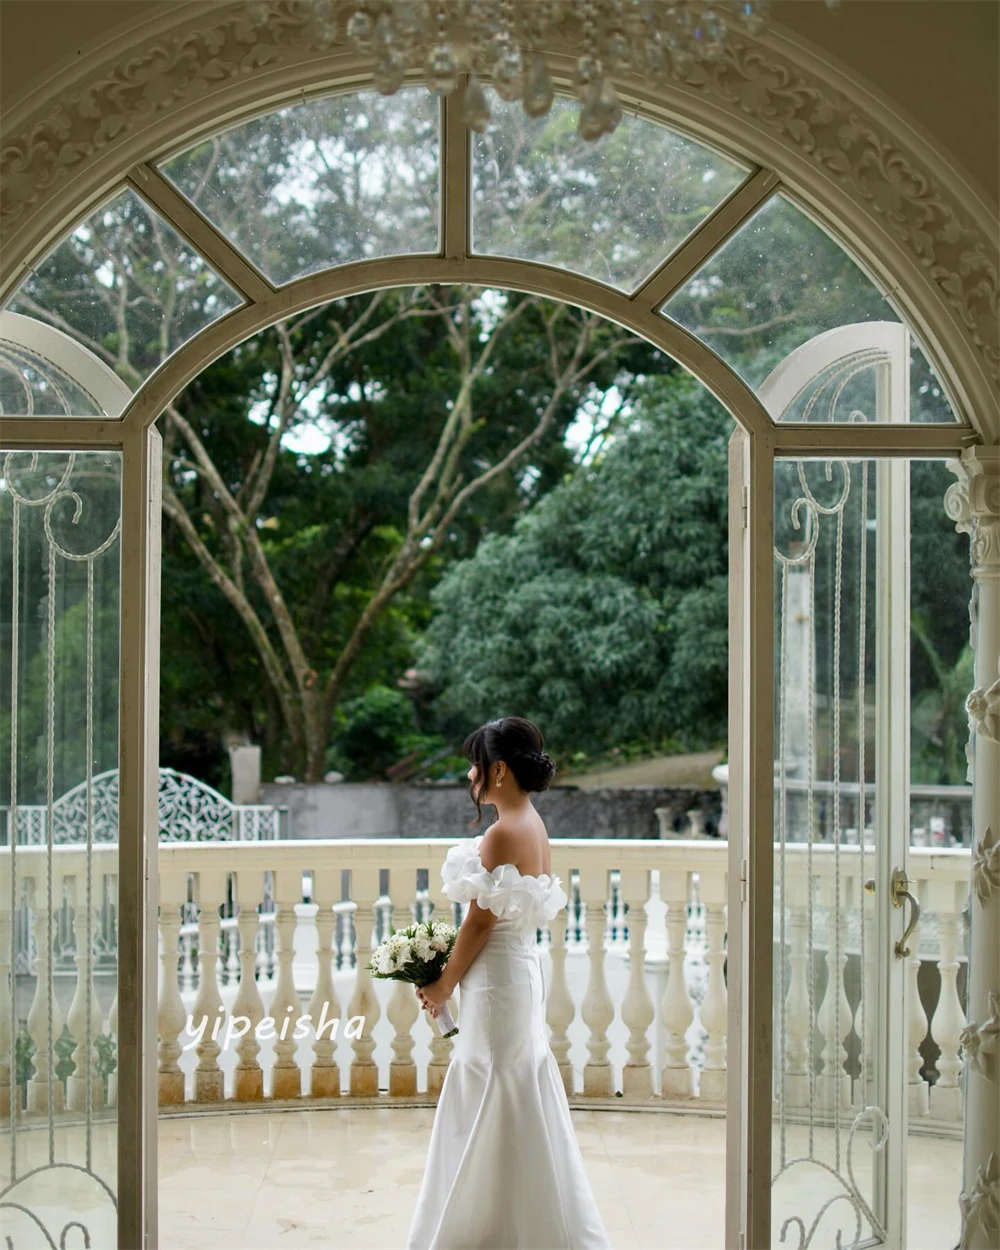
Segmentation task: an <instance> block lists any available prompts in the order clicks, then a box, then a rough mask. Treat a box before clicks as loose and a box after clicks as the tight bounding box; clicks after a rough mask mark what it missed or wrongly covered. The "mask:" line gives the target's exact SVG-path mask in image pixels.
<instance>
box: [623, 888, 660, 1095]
mask: <svg viewBox="0 0 1000 1250" xmlns="http://www.w3.org/2000/svg"><path fill="white" fill-rule="evenodd" d="M621 896H622V899H623V901H624V902H625V904H626V905H627V907H628V911H627V912H626V913H625V920H626V923H627V925H628V948H629V949H628V963H629V973H628V988H627V989H626V991H625V999H624V1001H623V1002H622V1020H623V1021H624V1022H625V1024H626V1025H627V1026H628V1031H629V1036H628V1041H627V1042H626V1043H625V1047H626V1049H627V1050H628V1056H629V1057H628V1059H627V1060H626V1063H625V1066H624V1068H623V1069H622V1095H623V1097H625V1098H633V1099H641V1100H647V1099H649V1098H650V1097H652V1093H653V1070H652V1068H651V1067H650V1065H649V1038H648V1036H647V1034H648V1032H649V1026H650V1025H651V1024H652V1023H653V1019H654V1017H655V1015H656V1012H655V1010H654V1008H653V1000H652V998H651V997H650V993H649V987H648V985H647V984H646V964H645V958H644V956H645V939H646V920H647V917H646V900H647V899H648V898H649V869H648V868H623V869H622V870H621Z"/></svg>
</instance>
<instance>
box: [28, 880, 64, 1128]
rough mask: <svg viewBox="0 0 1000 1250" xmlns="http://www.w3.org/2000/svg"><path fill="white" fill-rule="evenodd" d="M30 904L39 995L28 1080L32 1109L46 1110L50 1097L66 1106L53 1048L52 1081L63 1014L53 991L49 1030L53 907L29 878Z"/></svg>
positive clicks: (32, 1013)
mask: <svg viewBox="0 0 1000 1250" xmlns="http://www.w3.org/2000/svg"><path fill="white" fill-rule="evenodd" d="M26 885H27V895H28V904H29V906H30V907H31V909H32V915H33V921H34V923H33V926H32V927H33V929H34V934H35V978H36V979H35V996H34V998H33V999H32V1000H31V1007H30V1008H29V1010H28V1035H29V1036H30V1037H31V1040H32V1041H33V1042H34V1043H35V1053H34V1055H33V1056H32V1060H31V1062H32V1064H33V1066H34V1069H35V1075H34V1076H33V1077H31V1078H30V1080H29V1081H28V1112H29V1114H30V1113H31V1112H36V1111H37V1112H45V1111H48V1109H49V1100H50V1099H51V1100H52V1108H53V1110H55V1111H62V1109H63V1088H62V1082H61V1081H60V1080H59V1078H58V1077H57V1076H56V1074H55V1063H56V1056H55V1053H54V1051H53V1072H52V1083H51V1086H50V1083H49V1038H50V1037H51V1039H52V1043H53V1046H54V1045H55V1041H56V1039H57V1038H58V1037H59V1036H60V1035H61V1033H62V1028H63V1015H62V1012H61V1011H60V1010H59V1003H58V1001H57V999H56V996H55V992H54V990H53V992H52V1030H51V1033H50V1031H49V1014H48V1013H49V1005H48V1004H49V991H50V986H51V985H52V949H53V943H52V933H51V932H50V929H49V919H50V916H49V911H48V907H47V906H46V895H45V892H44V887H43V886H42V883H41V882H39V881H37V880H35V879H34V878H29V879H28V881H27V882H26Z"/></svg>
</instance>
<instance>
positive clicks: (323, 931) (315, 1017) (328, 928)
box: [309, 868, 340, 1098]
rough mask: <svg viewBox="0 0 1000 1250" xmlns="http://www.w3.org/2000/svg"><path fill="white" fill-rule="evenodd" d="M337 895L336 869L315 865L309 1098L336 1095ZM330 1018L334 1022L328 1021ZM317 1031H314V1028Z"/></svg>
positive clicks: (337, 1012)
mask: <svg viewBox="0 0 1000 1250" xmlns="http://www.w3.org/2000/svg"><path fill="white" fill-rule="evenodd" d="M339 898H340V869H339V868H338V869H336V870H330V869H323V868H320V869H317V870H316V871H315V872H314V873H313V899H314V900H315V902H316V905H317V909H318V910H317V912H316V986H315V988H314V989H313V995H312V998H311V999H310V1000H309V1014H310V1015H311V1016H312V1028H313V1035H314V1037H315V1041H314V1042H313V1044H312V1048H313V1054H314V1055H315V1056H316V1058H315V1059H314V1060H313V1064H312V1073H311V1076H310V1082H309V1093H310V1094H311V1096H312V1097H313V1098H337V1097H339V1095H340V1067H339V1065H338V1064H337V1061H336V1059H335V1058H334V1051H335V1049H336V1044H337V1032H338V1030H339V1029H340V999H339V998H338V997H337V991H336V988H335V987H334V983H333V937H334V934H335V933H336V931H337V913H336V912H335V911H334V910H333V906H332V904H333V902H334V900H335V899H339ZM330 1021H335V1022H336V1023H334V1024H331V1023H330ZM320 1028H321V1029H322V1030H323V1032H322V1034H321V1035H319V1036H317V1035H316V1030H317V1029H320Z"/></svg>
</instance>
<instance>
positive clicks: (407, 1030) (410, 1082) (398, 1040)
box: [386, 874, 421, 1098]
mask: <svg viewBox="0 0 1000 1250" xmlns="http://www.w3.org/2000/svg"><path fill="white" fill-rule="evenodd" d="M407 878H408V880H409V884H407V885H406V887H405V888H406V890H407V899H408V900H409V898H410V896H411V894H412V883H413V877H412V874H405V875H404V876H403V880H404V881H407ZM389 888H390V891H391V889H392V885H391V881H390V886H389ZM409 911H410V913H411V914H410V915H409V916H407V917H406V920H405V924H404V926H401V927H405V925H406V924H411V923H413V920H412V912H413V908H412V906H410V907H409ZM394 912H395V907H394V905H393V903H392V901H391V899H390V902H389V906H388V909H387V912H386V933H388V931H389V924H390V923H391V921H392V917H393V915H394ZM420 1010H421V1009H420V1004H419V1003H418V1002H417V995H416V991H415V990H414V988H413V986H412V985H409V984H408V983H407V982H405V981H396V982H395V983H394V985H393V990H392V994H391V995H390V997H389V1006H388V1008H387V1009H386V1015H387V1016H388V1017H389V1023H390V1024H391V1025H392V1027H393V1037H392V1053H393V1058H392V1059H391V1060H390V1062H389V1096H390V1097H394V1098H412V1097H413V1096H414V1095H415V1094H416V1092H417V1065H416V1064H415V1063H414V1062H413V1047H414V1044H415V1039H414V1036H413V1026H414V1025H415V1024H416V1022H417V1017H418V1016H419V1015H420Z"/></svg>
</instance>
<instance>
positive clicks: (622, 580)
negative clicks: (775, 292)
mask: <svg viewBox="0 0 1000 1250" xmlns="http://www.w3.org/2000/svg"><path fill="white" fill-rule="evenodd" d="M732 424H733V423H732V420H731V418H730V417H729V416H728V414H727V413H726V412H725V411H724V410H723V409H722V408H721V406H720V405H719V404H718V403H716V402H715V401H714V400H713V399H712V398H711V397H710V396H709V395H708V394H707V392H706V391H705V390H704V389H703V388H701V387H699V386H698V385H697V384H696V383H694V382H692V381H691V380H690V379H688V378H687V377H686V376H683V375H680V374H674V375H671V376H669V377H665V378H652V379H649V380H647V381H646V382H645V383H644V384H643V385H642V386H641V387H640V388H639V390H638V393H637V397H636V404H635V410H634V413H633V416H632V420H631V423H630V425H629V428H628V432H627V434H625V435H623V436H622V437H620V438H619V439H618V440H616V441H615V442H614V443H612V444H611V445H610V447H609V448H608V450H607V451H606V453H605V454H604V455H603V456H602V457H601V458H600V459H599V460H596V461H595V462H594V463H592V464H589V465H587V466H586V467H582V468H580V469H578V470H577V471H576V473H574V474H573V475H571V476H569V477H568V479H567V480H566V481H565V482H564V483H562V484H560V485H559V486H557V487H555V488H554V489H553V490H552V491H551V492H550V493H549V494H548V495H547V496H546V498H545V499H543V500H542V501H540V502H539V503H538V504H536V505H535V507H534V508H533V509H532V511H531V512H530V513H529V514H528V515H527V516H525V517H524V518H523V519H521V520H519V521H518V522H517V524H516V525H515V527H514V529H513V532H512V533H510V534H495V535H491V536H490V537H488V538H486V539H484V541H483V542H482V543H481V544H480V546H479V549H478V550H477V552H476V554H475V556H474V557H472V558H471V559H468V560H465V561H463V562H461V563H458V564H456V565H454V566H453V567H452V568H451V569H449V570H448V571H447V573H446V574H445V575H444V577H443V578H442V580H441V582H440V584H439V585H438V587H437V588H436V589H435V591H434V593H433V599H434V602H435V605H436V607H437V609H438V612H437V615H436V617H435V619H434V621H433V622H432V624H431V626H430V629H429V631H428V633H427V643H428V646H427V651H426V654H425V656H424V659H423V664H424V666H425V667H426V669H427V671H428V674H429V676H430V678H431V680H433V681H435V682H436V683H438V684H440V686H441V688H442V694H441V700H442V704H443V706H444V707H445V708H446V709H448V710H450V711H452V712H454V713H460V714H461V715H462V716H464V717H466V718H467V719H468V720H470V721H479V720H484V719H487V718H488V717H490V716H494V715H500V714H503V713H504V712H505V711H507V710H509V709H511V708H517V709H518V710H519V712H520V713H521V714H523V715H526V716H529V717H533V718H537V719H538V720H539V721H540V722H541V723H542V724H544V725H545V727H546V732H547V735H548V738H549V739H550V741H551V742H552V744H553V746H554V747H555V749H556V750H558V751H560V752H561V753H564V754H565V753H572V752H575V751H587V752H595V751H600V750H603V749H607V748H608V747H610V746H613V745H614V744H615V743H620V742H635V741H639V740H642V741H644V742H646V743H648V744H655V743H662V742H664V741H666V740H668V739H669V740H672V741H673V742H676V743H683V744H684V745H689V746H696V745H701V744H703V743H715V742H718V741H721V740H722V739H723V738H724V737H725V726H726V673H727V661H726V629H727V610H726V569H727V542H726V514H727V502H726V500H727V493H726V474H727V469H726V454H727V452H726V448H727V441H728V438H729V434H730V432H731V430H732Z"/></svg>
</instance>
